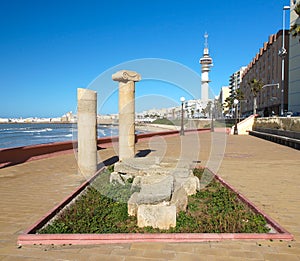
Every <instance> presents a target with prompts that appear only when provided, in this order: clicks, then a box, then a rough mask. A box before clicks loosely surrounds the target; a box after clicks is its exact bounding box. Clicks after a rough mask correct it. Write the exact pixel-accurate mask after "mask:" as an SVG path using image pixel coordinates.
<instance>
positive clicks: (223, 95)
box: [218, 86, 230, 115]
mask: <svg viewBox="0 0 300 261" xmlns="http://www.w3.org/2000/svg"><path fill="white" fill-rule="evenodd" d="M229 95H230V87H229V86H222V87H221V90H220V93H219V96H218V103H219V104H220V105H222V114H223V115H224V114H225V112H226V111H228V108H226V107H225V106H224V105H225V104H226V101H225V100H226V99H227V98H228V97H229Z"/></svg>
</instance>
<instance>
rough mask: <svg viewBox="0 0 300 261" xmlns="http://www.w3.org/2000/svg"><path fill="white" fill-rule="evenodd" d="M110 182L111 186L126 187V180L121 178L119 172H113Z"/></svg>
mask: <svg viewBox="0 0 300 261" xmlns="http://www.w3.org/2000/svg"><path fill="white" fill-rule="evenodd" d="M109 182H110V183H111V184H120V185H125V182H124V180H123V179H122V177H121V176H120V174H119V173H118V172H112V173H111V174H110V178H109Z"/></svg>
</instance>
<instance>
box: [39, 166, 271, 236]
mask: <svg viewBox="0 0 300 261" xmlns="http://www.w3.org/2000/svg"><path fill="white" fill-rule="evenodd" d="M194 174H195V175H196V176H198V177H199V178H200V180H201V178H202V175H204V174H205V172H204V171H203V170H202V169H195V170H194ZM109 175H110V171H109V170H106V171H105V172H104V173H102V174H101V175H100V176H99V177H98V178H97V179H95V181H94V182H93V186H89V187H88V188H87V189H86V190H85V192H84V193H83V194H82V195H80V196H79V197H78V198H77V199H76V200H75V201H74V202H73V204H71V205H69V206H68V207H67V208H66V209H65V210H63V211H62V212H61V213H60V214H58V215H57V217H56V218H55V219H54V220H53V221H51V222H50V223H49V224H48V225H46V227H44V228H42V229H40V230H39V231H38V232H37V233H39V234H56V233H266V232H268V231H269V228H267V227H266V224H267V222H266V220H265V219H264V217H263V216H262V215H260V214H256V213H254V212H253V211H252V210H250V209H249V208H248V207H247V206H246V205H245V204H243V203H242V202H241V201H240V200H239V199H238V197H237V196H236V194H235V193H233V192H232V191H230V190H228V189H227V188H225V187H224V186H223V185H222V184H220V183H219V182H218V181H216V180H215V179H213V180H212V181H211V182H208V183H209V184H208V185H207V186H205V187H204V188H202V189H201V190H200V191H199V192H198V193H197V194H195V195H193V196H190V197H189V203H188V208H187V212H180V213H179V214H178V215H177V224H176V227H174V228H171V229H169V230H159V229H154V228H152V227H146V228H139V227H137V225H136V224H137V220H136V217H129V216H128V215H127V200H128V199H129V198H130V195H131V194H132V193H133V191H131V183H130V182H127V183H126V185H125V186H121V185H112V184H110V183H109ZM204 179H207V181H210V178H209V177H204ZM202 181H203V179H202Z"/></svg>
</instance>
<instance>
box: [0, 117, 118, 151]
mask: <svg viewBox="0 0 300 261" xmlns="http://www.w3.org/2000/svg"><path fill="white" fill-rule="evenodd" d="M117 135H118V127H117V126H107V125H106V126H104V125H98V138H101V137H110V136H117ZM72 140H77V125H76V124H62V123H50V124H48V123H7V124H6V123H5V124H0V148H14V147H23V146H28V145H36V144H45V143H53V142H61V141H72Z"/></svg>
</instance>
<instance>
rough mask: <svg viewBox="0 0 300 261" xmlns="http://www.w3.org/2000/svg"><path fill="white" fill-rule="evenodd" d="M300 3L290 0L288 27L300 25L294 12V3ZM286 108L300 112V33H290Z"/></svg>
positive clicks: (299, 3)
mask: <svg viewBox="0 0 300 261" xmlns="http://www.w3.org/2000/svg"><path fill="white" fill-rule="evenodd" d="M297 4H298V5H300V0H291V4H290V6H291V11H290V27H291V28H296V27H297V26H300V17H299V14H297V13H296V11H295V7H296V5H297ZM288 110H289V111H291V112H294V113H295V112H300V34H299V33H298V34H293V32H291V34H290V47H289V94H288Z"/></svg>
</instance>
